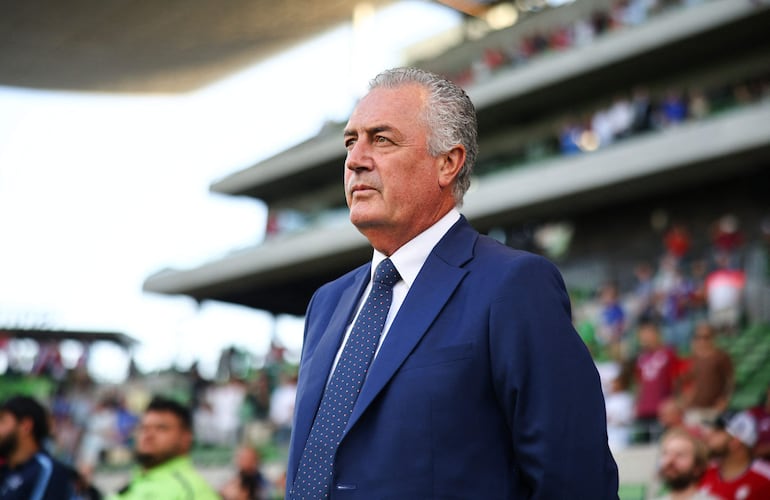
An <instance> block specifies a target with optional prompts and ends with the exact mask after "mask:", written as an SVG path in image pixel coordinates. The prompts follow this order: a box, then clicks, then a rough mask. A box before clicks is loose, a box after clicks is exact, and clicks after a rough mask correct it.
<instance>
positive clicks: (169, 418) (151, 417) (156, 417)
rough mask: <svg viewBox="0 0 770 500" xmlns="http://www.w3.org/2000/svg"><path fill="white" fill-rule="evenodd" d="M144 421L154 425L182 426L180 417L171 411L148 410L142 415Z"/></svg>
mask: <svg viewBox="0 0 770 500" xmlns="http://www.w3.org/2000/svg"><path fill="white" fill-rule="evenodd" d="M142 423H144V424H152V425H164V426H174V427H181V422H180V420H179V417H177V416H176V415H174V414H173V413H171V412H170V411H148V412H147V413H145V414H144V416H143V417H142Z"/></svg>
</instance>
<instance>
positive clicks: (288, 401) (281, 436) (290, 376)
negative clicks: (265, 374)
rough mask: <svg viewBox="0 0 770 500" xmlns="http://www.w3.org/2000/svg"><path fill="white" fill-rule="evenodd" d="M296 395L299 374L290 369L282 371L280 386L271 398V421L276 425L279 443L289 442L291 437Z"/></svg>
mask: <svg viewBox="0 0 770 500" xmlns="http://www.w3.org/2000/svg"><path fill="white" fill-rule="evenodd" d="M296 397H297V376H296V375H295V374H294V373H289V372H288V371H284V372H281V375H280V382H279V384H278V387H276V388H275V390H274V391H273V395H272V396H271V398H270V422H271V423H272V424H273V426H274V427H275V440H276V442H277V443H278V444H281V445H283V444H288V442H289V438H290V437H291V425H292V417H293V416H294V400H295V398H296Z"/></svg>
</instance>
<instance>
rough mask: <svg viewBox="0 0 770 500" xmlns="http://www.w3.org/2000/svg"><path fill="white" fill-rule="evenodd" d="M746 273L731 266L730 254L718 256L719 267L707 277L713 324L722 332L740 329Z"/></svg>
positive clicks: (732, 332)
mask: <svg viewBox="0 0 770 500" xmlns="http://www.w3.org/2000/svg"><path fill="white" fill-rule="evenodd" d="M745 286H746V274H745V273H744V272H743V271H741V270H739V269H731V268H730V267H729V256H727V255H726V254H719V255H718V256H717V269H715V270H714V271H712V272H711V273H709V275H708V276H707V277H706V297H707V301H708V316H709V322H710V323H711V325H712V326H713V327H714V328H716V329H717V330H719V331H720V332H724V333H728V334H735V333H737V331H738V328H739V326H740V320H741V313H742V306H743V290H744V287H745Z"/></svg>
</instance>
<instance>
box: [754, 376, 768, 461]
mask: <svg viewBox="0 0 770 500" xmlns="http://www.w3.org/2000/svg"><path fill="white" fill-rule="evenodd" d="M751 415H752V416H753V417H754V420H755V421H756V423H757V444H756V445H755V446H754V457H756V458H759V459H761V460H765V461H767V462H768V463H770V385H768V386H767V391H766V392H765V400H764V404H760V405H757V406H755V407H754V408H752V409H751Z"/></svg>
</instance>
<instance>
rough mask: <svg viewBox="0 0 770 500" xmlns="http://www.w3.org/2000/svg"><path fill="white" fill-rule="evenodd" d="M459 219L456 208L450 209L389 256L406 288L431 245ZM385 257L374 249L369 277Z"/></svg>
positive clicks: (426, 258) (433, 245) (408, 286)
mask: <svg viewBox="0 0 770 500" xmlns="http://www.w3.org/2000/svg"><path fill="white" fill-rule="evenodd" d="M459 219H460V212H458V211H457V209H456V208H453V209H451V210H450V211H449V212H447V214H446V215H444V216H443V217H442V218H441V219H439V220H438V221H437V222H436V223H435V224H433V225H432V226H431V227H429V228H428V229H426V230H425V231H423V232H421V233H420V234H418V235H417V236H415V237H414V238H412V239H411V240H410V241H408V242H407V243H406V244H405V245H404V246H402V247H401V248H399V249H398V250H396V252H395V253H394V254H393V255H391V256H390V260H391V261H392V262H393V265H394V266H396V269H397V270H398V274H400V275H401V279H402V280H403V281H404V283H406V286H407V288H411V286H412V283H414V280H416V279H417V275H418V274H419V272H420V269H422V266H423V264H425V261H426V260H428V255H430V252H431V251H432V250H433V247H435V246H436V244H437V243H438V242H439V241H440V240H441V238H443V237H444V235H445V234H446V233H447V231H449V229H450V228H451V227H452V226H453V225H454V224H455V222H457V221H458V220H459ZM386 258H387V256H386V255H384V254H383V253H380V252H378V251H377V250H374V255H373V256H372V269H371V276H370V278H374V271H375V269H377V266H378V265H379V263H380V262H382V261H383V260H385V259H386Z"/></svg>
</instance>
